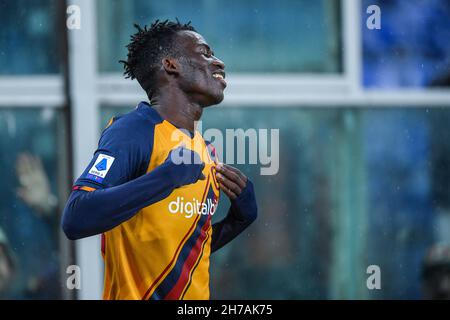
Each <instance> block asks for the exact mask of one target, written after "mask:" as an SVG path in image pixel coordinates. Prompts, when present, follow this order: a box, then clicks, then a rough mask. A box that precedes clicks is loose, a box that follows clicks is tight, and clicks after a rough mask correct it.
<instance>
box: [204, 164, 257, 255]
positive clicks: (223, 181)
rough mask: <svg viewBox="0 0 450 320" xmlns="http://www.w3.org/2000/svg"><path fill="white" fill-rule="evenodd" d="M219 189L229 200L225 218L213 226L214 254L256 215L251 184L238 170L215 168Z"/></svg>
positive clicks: (220, 165)
mask: <svg viewBox="0 0 450 320" xmlns="http://www.w3.org/2000/svg"><path fill="white" fill-rule="evenodd" d="M216 170H217V174H216V176H217V179H218V181H219V184H220V189H221V190H222V191H223V192H225V194H226V195H227V196H228V197H229V198H230V201H231V206H230V209H229V210H228V214H227V216H226V217H225V218H224V219H223V220H222V221H220V222H218V223H215V224H213V226H212V228H213V231H212V243H211V252H214V251H216V250H218V249H220V248H222V247H223V246H224V245H226V244H227V243H228V242H230V241H231V240H233V239H234V238H235V237H237V236H238V235H239V234H240V233H241V232H242V231H244V230H245V229H246V228H247V227H248V226H249V225H250V224H251V223H252V222H253V221H255V219H256V217H257V215H258V208H257V205H256V198H255V192H254V189H253V183H252V182H251V181H250V180H249V179H248V178H247V177H246V176H245V175H244V174H243V173H242V172H241V171H239V170H238V169H236V168H234V167H232V166H229V165H226V164H218V165H217V166H216Z"/></svg>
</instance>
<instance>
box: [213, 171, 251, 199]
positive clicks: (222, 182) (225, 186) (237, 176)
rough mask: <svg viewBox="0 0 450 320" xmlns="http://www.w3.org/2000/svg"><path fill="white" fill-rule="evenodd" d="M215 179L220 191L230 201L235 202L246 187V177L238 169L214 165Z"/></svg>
mask: <svg viewBox="0 0 450 320" xmlns="http://www.w3.org/2000/svg"><path fill="white" fill-rule="evenodd" d="M216 177H217V180H218V181H219V186H220V189H221V190H222V191H223V192H225V194H226V195H227V196H228V197H229V198H230V199H231V200H235V199H236V198H237V197H239V195H240V194H241V193H242V191H243V190H244V189H245V187H246V186H247V177H246V176H245V175H244V174H243V173H242V172H241V171H239V170H238V169H236V168H234V167H232V166H230V165H227V164H224V163H219V164H218V165H216Z"/></svg>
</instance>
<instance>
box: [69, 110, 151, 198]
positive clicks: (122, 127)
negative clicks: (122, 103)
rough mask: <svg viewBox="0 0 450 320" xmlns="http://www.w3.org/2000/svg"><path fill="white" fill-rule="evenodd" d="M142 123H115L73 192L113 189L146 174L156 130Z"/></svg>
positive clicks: (107, 132) (120, 120)
mask: <svg viewBox="0 0 450 320" xmlns="http://www.w3.org/2000/svg"><path fill="white" fill-rule="evenodd" d="M111 122H112V123H111ZM142 122H143V121H140V120H139V119H122V118H119V119H117V120H114V119H112V121H110V123H109V124H108V127H107V128H106V129H105V130H104V131H103V133H102V136H101V138H100V141H99V145H98V148H97V150H96V151H95V153H94V156H93V157H92V159H91V161H90V163H89V165H88V166H87V167H86V169H85V170H84V172H83V173H82V174H81V176H80V177H79V178H78V179H77V180H76V181H75V183H74V188H73V189H74V190H78V189H82V190H88V191H92V190H95V189H104V188H109V187H113V186H117V185H120V184H123V183H125V182H127V181H130V180H133V179H135V178H137V177H139V176H141V175H143V174H145V172H146V169H147V166H148V163H149V161H150V156H151V151H152V143H153V141H152V140H153V139H151V137H152V136H153V128H151V126H149V125H148V122H145V123H142Z"/></svg>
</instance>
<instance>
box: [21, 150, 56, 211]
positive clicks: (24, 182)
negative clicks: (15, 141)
mask: <svg viewBox="0 0 450 320" xmlns="http://www.w3.org/2000/svg"><path fill="white" fill-rule="evenodd" d="M16 174H17V179H18V180H19V188H18V189H17V195H18V196H19V197H20V198H21V199H22V200H23V201H24V202H25V203H26V204H27V205H28V206H30V207H31V208H33V209H35V210H36V213H38V214H40V215H43V216H50V215H52V214H54V213H56V211H55V209H56V206H57V199H56V197H55V196H54V195H53V194H52V193H51V191H50V182H49V179H48V177H47V174H46V173H45V170H44V166H43V165H42V162H41V159H40V158H39V157H38V156H33V155H31V154H28V153H21V154H19V156H18V157H17V160H16Z"/></svg>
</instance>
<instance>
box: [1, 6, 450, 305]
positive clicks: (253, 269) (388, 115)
mask: <svg viewBox="0 0 450 320" xmlns="http://www.w3.org/2000/svg"><path fill="white" fill-rule="evenodd" d="M70 4H76V5H78V6H80V8H81V29H79V30H68V29H67V28H66V18H67V16H68V15H67V13H66V9H67V7H68V5H70ZM373 4H375V5H378V6H379V7H380V8H381V29H380V30H369V29H368V28H367V27H366V19H367V18H368V17H369V15H370V14H368V13H367V12H366V9H367V7H368V6H369V5H373ZM175 17H178V18H179V19H180V20H181V21H189V20H190V21H192V23H193V25H194V26H195V27H196V28H197V30H199V32H200V33H202V34H203V35H204V36H205V38H206V40H207V41H208V42H209V43H210V44H211V45H212V47H213V48H214V51H215V52H216V54H217V56H218V57H219V58H221V59H222V60H223V61H224V62H225V63H226V65H227V67H226V68H227V71H228V76H227V78H228V79H229V87H228V88H227V90H226V98H225V100H224V102H223V103H222V105H221V106H220V107H214V108H211V109H209V110H207V111H206V112H205V114H204V119H203V120H204V121H203V128H204V129H206V128H220V129H225V128H244V129H246V128H268V129H270V128H279V129H280V170H279V173H278V174H277V175H274V176H260V175H259V167H258V166H255V165H248V166H241V169H243V170H245V172H247V173H248V174H249V176H251V177H252V178H253V179H254V181H255V186H256V192H257V195H258V200H259V208H260V215H259V219H258V220H257V222H256V223H255V224H254V225H252V226H251V228H249V229H248V230H247V231H246V232H245V234H243V235H241V236H240V237H239V238H238V239H237V240H236V241H234V242H233V243H231V244H230V245H228V246H227V247H225V248H224V249H222V250H221V251H220V252H217V253H215V254H214V255H213V256H212V266H211V270H212V272H211V289H212V298H218V299H224V298H232V299H264V298H269V299H420V298H423V297H424V290H423V272H424V264H423V261H424V257H425V256H426V253H427V252H428V251H429V249H430V248H431V247H432V246H433V245H436V244H444V245H445V244H448V243H449V242H450V233H449V232H450V125H449V124H450V109H449V107H450V90H449V89H448V86H449V85H450V42H449V41H448V39H450V2H448V1H446V0H427V1H422V0H410V1H406V0H386V1H376V0H362V1H358V0H341V1H339V0H321V1H317V0H296V1H288V0H279V1H271V0H246V1H238V0H228V1H219V0H203V1H194V0H189V1H188V0H183V1H181V0H180V1H176V0H166V1H148V0H95V1H94V0H78V1H75V0H73V1H67V2H65V1H62V0H33V1H30V0H0V21H1V26H2V27H1V28H0V177H1V184H0V297H1V298H3V299H48V298H51V299H76V298H77V299H98V298H100V297H101V290H102V263H101V256H100V248H99V247H100V244H99V238H98V237H93V238H89V239H84V240H82V241H77V242H76V243H71V242H70V241H67V240H66V239H65V237H64V236H63V235H62V233H61V230H60V227H59V220H60V215H61V211H62V207H63V205H64V202H65V199H66V198H67V195H68V193H69V192H70V186H71V183H72V181H73V180H74V178H75V177H77V176H78V175H79V174H80V173H81V171H82V170H83V168H84V166H85V165H86V164H87V163H88V161H89V159H90V158H91V155H92V153H93V151H94V150H95V147H96V145H97V142H98V138H99V134H100V132H101V130H102V128H103V127H104V126H105V125H106V123H107V121H108V119H109V118H110V117H111V116H112V115H115V114H120V113H124V112H127V111H128V110H130V109H131V108H133V107H134V106H135V105H136V104H137V103H138V102H139V101H140V100H141V99H145V96H144V95H143V92H141V91H140V88H139V87H138V85H137V83H136V82H132V81H127V80H124V79H123V77H122V75H121V66H120V65H119V64H118V60H119V59H122V58H124V57H125V55H126V49H125V45H126V44H127V42H128V39H129V35H130V34H131V33H132V32H133V27H132V23H133V22H138V23H140V24H148V23H150V22H151V21H153V20H155V19H157V18H158V19H174V18H175ZM226 202H227V200H225V201H222V204H221V206H220V212H219V213H218V214H217V216H216V219H220V217H221V216H222V215H223V214H224V213H225V209H226V208H227V203H226ZM444 256H445V255H444ZM71 264H77V265H79V266H80V267H81V272H82V281H81V290H68V289H67V288H66V285H65V284H66V279H67V274H66V268H67V266H68V265H71ZM369 265H378V266H379V267H380V269H381V280H382V282H381V283H382V288H381V290H368V289H367V287H366V279H367V277H368V274H367V273H366V269H367V267H368V266H369Z"/></svg>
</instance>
